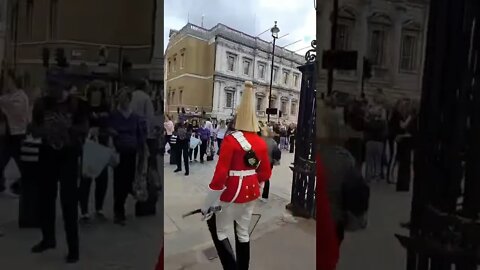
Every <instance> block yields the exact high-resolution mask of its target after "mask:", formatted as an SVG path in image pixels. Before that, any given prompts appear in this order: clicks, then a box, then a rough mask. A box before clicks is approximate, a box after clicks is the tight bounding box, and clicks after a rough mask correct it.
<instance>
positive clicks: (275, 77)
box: [273, 67, 278, 82]
mask: <svg viewBox="0 0 480 270" xmlns="http://www.w3.org/2000/svg"><path fill="white" fill-rule="evenodd" d="M277 73H278V67H273V81H274V82H276V81H277Z"/></svg>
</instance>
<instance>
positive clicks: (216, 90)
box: [212, 81, 222, 117]
mask: <svg viewBox="0 0 480 270" xmlns="http://www.w3.org/2000/svg"><path fill="white" fill-rule="evenodd" d="M221 96H222V89H221V88H220V82H219V81H215V83H214V87H213V102H212V106H213V108H212V114H213V115H214V116H215V117H216V116H217V115H218V113H219V112H220V97H221Z"/></svg>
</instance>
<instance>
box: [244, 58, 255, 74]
mask: <svg viewBox="0 0 480 270" xmlns="http://www.w3.org/2000/svg"><path fill="white" fill-rule="evenodd" d="M246 63H248V70H247V73H245V68H246ZM252 63H253V61H252V59H250V58H246V57H244V58H243V62H242V67H243V71H242V72H243V75H246V76H250V74H251V73H252Z"/></svg>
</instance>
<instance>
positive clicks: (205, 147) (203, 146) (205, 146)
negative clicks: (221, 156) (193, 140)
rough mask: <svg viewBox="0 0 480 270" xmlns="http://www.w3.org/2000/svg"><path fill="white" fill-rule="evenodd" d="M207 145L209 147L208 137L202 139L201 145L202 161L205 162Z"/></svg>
mask: <svg viewBox="0 0 480 270" xmlns="http://www.w3.org/2000/svg"><path fill="white" fill-rule="evenodd" d="M207 147H208V139H207V140H202V144H201V145H200V161H202V162H203V159H204V158H205V155H206V154H207Z"/></svg>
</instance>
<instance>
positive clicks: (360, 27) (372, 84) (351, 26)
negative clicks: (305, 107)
mask: <svg viewBox="0 0 480 270" xmlns="http://www.w3.org/2000/svg"><path fill="white" fill-rule="evenodd" d="M332 2H333V1H319V2H318V5H319V6H318V8H317V44H318V45H317V46H318V47H317V51H318V53H317V57H318V59H319V60H320V61H322V52H323V51H324V50H328V49H330V36H331V22H330V16H331V13H332V10H333V4H332ZM428 2H429V1H428V0H395V1H394V0H339V16H338V30H337V39H336V43H337V44H336V49H339V50H355V51H358V61H357V70H356V71H341V70H338V71H335V74H334V78H335V79H334V89H333V90H339V91H342V92H347V93H351V94H360V90H361V81H362V72H363V57H366V58H367V59H369V60H370V61H371V62H372V63H373V68H372V70H373V72H372V73H373V77H372V78H371V79H369V80H367V81H366V83H365V93H366V94H367V95H369V94H370V93H371V92H372V91H373V90H374V89H377V88H382V89H383V91H384V93H385V94H386V95H387V97H389V98H390V99H397V98H402V97H410V98H413V99H419V97H420V91H421V83H422V73H423V59H424V56H425V42H426V28H427V19H428ZM326 81H327V71H326V70H319V81H318V89H320V92H326Z"/></svg>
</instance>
